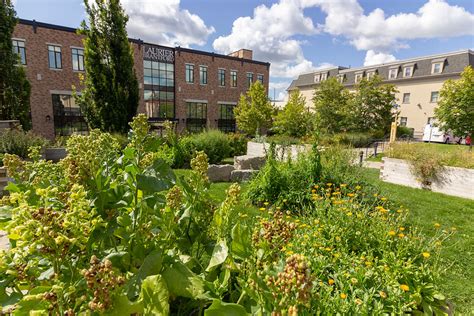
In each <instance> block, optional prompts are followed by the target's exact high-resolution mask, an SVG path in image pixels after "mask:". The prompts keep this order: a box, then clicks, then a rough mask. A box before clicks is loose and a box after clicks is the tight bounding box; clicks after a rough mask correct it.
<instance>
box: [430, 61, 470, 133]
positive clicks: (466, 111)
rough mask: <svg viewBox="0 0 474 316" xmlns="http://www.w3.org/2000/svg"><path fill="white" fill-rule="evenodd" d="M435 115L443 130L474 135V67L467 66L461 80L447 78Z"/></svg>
mask: <svg viewBox="0 0 474 316" xmlns="http://www.w3.org/2000/svg"><path fill="white" fill-rule="evenodd" d="M435 115H436V118H437V119H438V121H439V122H440V125H441V128H442V129H443V130H446V131H447V130H451V131H452V132H453V133H454V135H456V136H466V135H471V137H472V135H474V69H472V67H471V66H467V67H466V68H465V69H464V71H463V72H462V73H461V79H459V80H451V79H450V80H447V81H446V82H445V83H444V84H443V87H442V88H441V91H440V100H439V102H438V107H437V108H436V109H435Z"/></svg>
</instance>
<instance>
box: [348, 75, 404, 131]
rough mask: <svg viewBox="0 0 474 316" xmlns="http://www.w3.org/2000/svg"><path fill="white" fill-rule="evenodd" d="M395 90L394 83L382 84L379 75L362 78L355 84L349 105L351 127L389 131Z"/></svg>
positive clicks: (362, 129) (356, 129)
mask: <svg viewBox="0 0 474 316" xmlns="http://www.w3.org/2000/svg"><path fill="white" fill-rule="evenodd" d="M396 92H397V90H396V89H395V86H394V85H392V84H382V78H380V77H379V76H375V77H372V78H370V79H365V78H364V79H362V81H361V82H360V83H359V84H358V85H357V86H356V92H355V94H354V98H353V99H352V102H351V103H350V106H349V111H350V113H351V115H350V118H349V119H350V126H351V129H352V130H354V131H359V132H379V131H382V132H384V133H387V132H389V131H390V125H391V123H392V121H393V119H394V114H395V113H394V112H393V105H394V103H395V100H396V98H395V93H396Z"/></svg>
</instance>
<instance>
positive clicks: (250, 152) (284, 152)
mask: <svg viewBox="0 0 474 316" xmlns="http://www.w3.org/2000/svg"><path fill="white" fill-rule="evenodd" d="M269 149H270V144H269V143H257V142H248V143H247V156H259V157H262V156H265V155H266V154H267V152H268V150H269ZM310 150H311V145H291V146H282V145H276V154H277V157H278V158H281V159H286V158H287V157H288V156H289V155H291V157H292V158H297V157H298V154H299V153H302V152H308V151H310Z"/></svg>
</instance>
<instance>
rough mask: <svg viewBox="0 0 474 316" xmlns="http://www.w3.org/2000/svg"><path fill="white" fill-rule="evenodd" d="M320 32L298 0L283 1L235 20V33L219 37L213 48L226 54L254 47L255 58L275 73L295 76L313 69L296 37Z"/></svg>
mask: <svg viewBox="0 0 474 316" xmlns="http://www.w3.org/2000/svg"><path fill="white" fill-rule="evenodd" d="M317 32H318V31H317V29H316V27H315V26H314V24H313V21H312V20H311V18H309V17H307V16H305V15H304V13H303V8H302V6H301V5H300V4H299V1H295V0H280V2H278V3H275V4H273V5H272V6H271V7H267V6H265V5H260V6H258V7H256V8H255V9H254V12H253V16H252V17H249V16H246V17H240V18H238V19H236V20H235V21H234V23H233V25H232V32H231V33H230V34H229V35H227V36H220V37H219V38H217V39H216V40H215V41H214V43H213V47H214V49H215V50H216V51H218V52H221V53H226V54H227V53H231V52H233V51H236V50H239V49H241V48H247V49H252V50H253V53H254V58H255V59H258V60H265V61H269V62H271V63H272V65H271V68H270V71H271V75H272V76H275V77H285V78H292V77H295V76H297V75H298V74H300V73H301V72H307V71H310V70H311V69H312V68H313V65H312V62H311V61H309V60H307V59H305V57H304V55H303V49H302V45H303V44H304V43H303V42H302V41H299V40H296V39H294V38H293V37H294V36H295V35H312V34H316V33H317Z"/></svg>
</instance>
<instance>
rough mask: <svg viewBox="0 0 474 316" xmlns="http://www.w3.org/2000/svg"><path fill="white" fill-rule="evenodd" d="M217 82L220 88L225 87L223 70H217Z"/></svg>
mask: <svg viewBox="0 0 474 316" xmlns="http://www.w3.org/2000/svg"><path fill="white" fill-rule="evenodd" d="M217 80H218V81H219V86H220V87H225V69H219V70H217Z"/></svg>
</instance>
